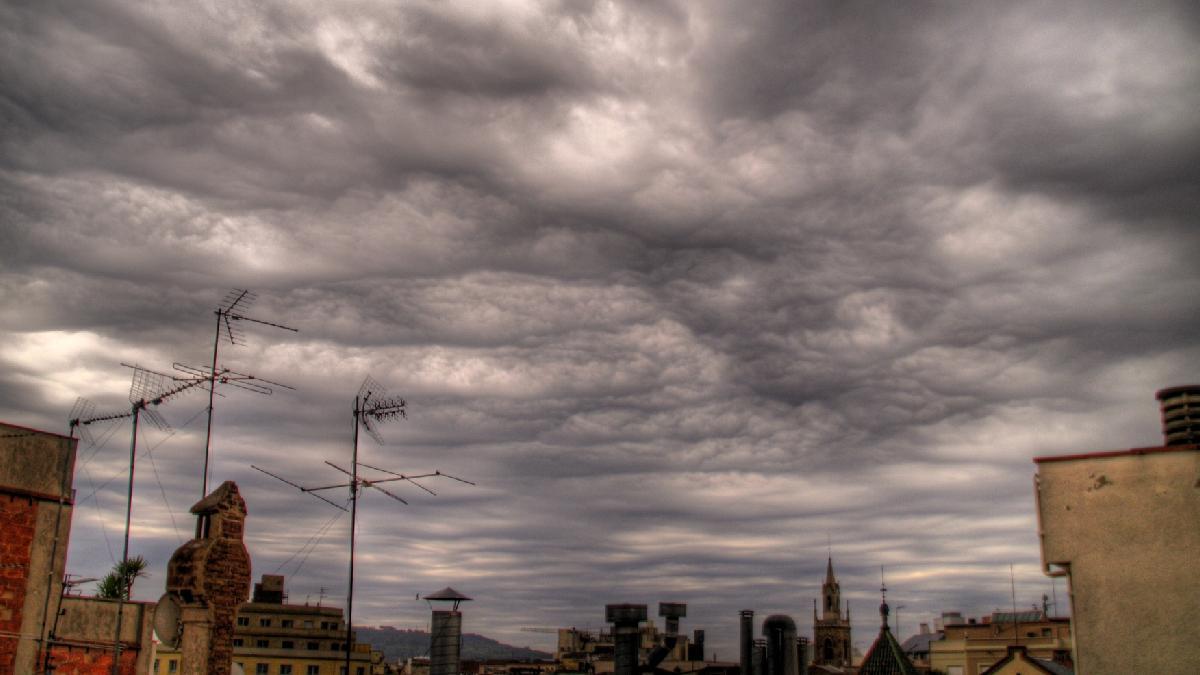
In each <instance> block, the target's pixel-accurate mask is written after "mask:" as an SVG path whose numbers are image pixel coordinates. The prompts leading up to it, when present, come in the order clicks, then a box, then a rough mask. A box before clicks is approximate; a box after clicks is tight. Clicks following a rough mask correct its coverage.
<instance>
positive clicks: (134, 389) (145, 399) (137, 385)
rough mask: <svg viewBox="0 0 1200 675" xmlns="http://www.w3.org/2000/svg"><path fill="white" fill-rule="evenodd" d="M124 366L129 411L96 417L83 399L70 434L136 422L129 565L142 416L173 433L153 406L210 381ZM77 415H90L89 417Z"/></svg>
mask: <svg viewBox="0 0 1200 675" xmlns="http://www.w3.org/2000/svg"><path fill="white" fill-rule="evenodd" d="M121 365H122V366H125V367H126V368H132V369H133V380H132V382H130V384H129V403H130V407H129V411H128V412H120V413H112V414H108V415H99V416H92V415H91V412H92V410H93V408H94V407H95V406H93V405H92V404H91V403H90V402H89V401H85V400H80V401H77V402H76V403H75V408H74V409H73V410H72V415H73V417H72V419H71V420H70V423H69V427H70V431H71V434H70V435H71V437H74V436H75V430H76V429H82V428H83V427H85V426H87V425H89V424H93V423H95V422H101V421H105V420H116V419H124V418H131V419H132V428H131V431H130V434H129V486H128V488H127V489H126V492H125V539H124V544H123V546H122V549H121V564H122V565H125V564H128V562H129V529H130V523H131V522H132V519H133V476H134V468H135V465H136V463H137V433H138V424H139V422H140V421H141V418H142V416H145V417H146V419H148V420H150V422H151V424H153V425H154V426H156V427H158V428H159V429H162V430H164V431H167V430H169V429H170V428H171V426H170V425H169V424H167V421H166V420H164V419H163V418H162V415H159V414H158V411H157V410H155V409H154V408H151V407H150V406H155V407H157V406H159V405H161V404H162V403H163V401H166V400H167V399H168V398H171V397H172V396H175V395H176V394H181V393H183V392H185V391H187V390H189V389H191V388H193V387H196V386H199V385H201V384H204V383H205V382H207V381H208V380H206V379H201V378H177V377H174V376H171V375H167V374H164V373H159V372H156V371H153V370H148V369H146V368H142V367H141V366H137V365H129V364H128V363H122V364H121ZM74 415H87V417H78V416H74ZM128 593H129V588H122V589H121V592H120V593H118V594H117V622H116V623H117V626H116V631H115V633H114V636H113V664H112V674H113V675H118V673H119V670H120V663H121V623H122V619H123V617H124V607H125V596H126V595H127V594H128Z"/></svg>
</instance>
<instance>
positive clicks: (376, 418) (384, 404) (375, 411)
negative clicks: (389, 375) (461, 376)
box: [250, 376, 475, 673]
mask: <svg viewBox="0 0 1200 675" xmlns="http://www.w3.org/2000/svg"><path fill="white" fill-rule="evenodd" d="M407 405H408V404H407V403H406V402H405V400H404V399H403V398H399V397H393V396H389V395H388V393H387V391H386V390H385V389H384V388H383V386H382V385H380V384H379V383H378V382H376V381H375V380H374V379H373V378H371V377H370V376H367V378H366V379H365V380H363V383H362V386H361V387H359V390H358V394H357V395H356V396H355V397H354V447H353V452H352V454H351V456H350V470H349V471H347V470H346V469H344V468H342V467H340V466H338V465H336V464H334V463H333V462H328V461H327V462H325V463H326V464H328V465H329V466H331V467H333V468H334V469H337V470H338V471H340V472H342V473H344V474H346V475H347V476H348V477H349V478H350V482H348V483H335V484H332V485H319V486H316V487H304V486H302V485H299V484H297V483H293V482H292V481H290V480H287V479H286V478H282V477H280V476H277V475H275V474H273V473H271V472H270V471H267V470H265V469H261V468H259V467H257V466H254V465H251V467H250V468H252V469H255V470H257V471H261V472H262V473H265V474H267V475H268V476H271V477H272V478H275V479H277V480H279V481H282V482H284V483H286V484H288V485H290V486H292V487H294V488H296V489H298V490H300V491H301V492H305V493H308V494H310V495H312V496H314V497H316V498H318V499H320V500H321V501H323V502H327V503H329V504H332V505H333V506H335V507H337V508H339V509H342V510H343V511H345V510H346V509H345V507H343V506H341V505H339V504H337V503H335V502H333V501H330V500H329V499H326V498H325V497H322V496H321V495H319V494H316V493H317V492H320V491H323V490H333V489H337V488H349V489H350V500H349V501H350V572H349V584H348V588H347V591H346V641H345V645H343V646H344V647H345V653H346V665H345V669H346V672H347V673H349V672H350V647H351V643H352V642H353V629H354V544H355V538H356V530H355V528H356V527H357V516H358V498H359V494H360V493H361V492H362V489H363V488H366V487H370V488H375V489H376V490H378V491H380V492H382V493H383V494H385V495H387V496H388V497H391V498H392V499H395V500H396V501H398V502H400V503H401V504H408V502H407V501H406V500H405V499H404V498H403V497H401V496H400V495H397V494H395V493H393V492H391V491H389V490H387V489H386V488H383V487H380V485H379V484H380V483H392V482H396V481H407V482H409V483H412V484H413V485H416V486H417V487H419V488H421V489H422V490H424V491H425V492H428V493H429V494H431V495H436V494H437V493H436V492H434V491H433V490H430V489H429V488H427V487H425V486H424V485H422V484H421V483H418V482H417V481H416V480H415V479H418V478H449V479H451V480H456V481H458V482H460V483H466V484H467V485H475V483H473V482H471V481H469V480H466V479H463V478H458V477H457V476H451V475H450V474H447V473H442V472H441V471H437V470H435V471H434V472H432V473H423V474H416V475H411V476H410V475H406V474H402V473H396V472H395V471H389V470H387V469H381V468H379V467H375V466H371V465H369V464H362V463H361V462H359V461H358V430H359V427H362V428H364V429H366V430H367V433H368V434H370V435H371V438H373V439H375V442H377V443H379V444H380V445H383V437H382V436H381V435H380V434H379V431H378V430H377V429H376V428H375V427H376V426H377V424H378V423H380V422H388V421H392V420H395V419H401V418H406V417H408V415H407V413H406V409H407ZM360 464H361V465H362V466H365V467H367V468H369V469H373V470H375V471H378V472H380V473H383V474H387V475H388V477H387V478H379V479H366V478H360V477H359V475H358V467H359V466H360ZM322 591H324V588H322ZM322 597H324V594H323V593H322Z"/></svg>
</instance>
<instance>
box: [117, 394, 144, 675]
mask: <svg viewBox="0 0 1200 675" xmlns="http://www.w3.org/2000/svg"><path fill="white" fill-rule="evenodd" d="M144 407H146V401H145V399H142V400H139V401H138V402H136V403H134V404H133V409H132V412H133V435H132V436H131V437H130V439H129V489H128V490H127V491H126V493H125V545H124V548H122V549H121V569H120V570H119V572H120V573H121V574H123V573H124V571H125V570H124V567H125V565H127V564H128V563H129V524H130V521H131V520H132V518H133V467H134V464H135V460H136V459H137V432H138V419H139V418H141V416H142V408H144ZM121 574H118V582H123V581H124V579H123V578H121ZM128 592H129V588H128V587H127V586H122V587H120V592H119V593H117V629H116V636H115V637H114V638H113V663H112V675H120V673H121V620H122V619H123V618H124V616H125V594H126V593H128Z"/></svg>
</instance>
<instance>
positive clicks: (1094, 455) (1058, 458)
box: [1033, 445, 1200, 464]
mask: <svg viewBox="0 0 1200 675" xmlns="http://www.w3.org/2000/svg"><path fill="white" fill-rule="evenodd" d="M1197 450H1200V445H1154V446H1150V447H1146V448H1129V449H1128V450H1107V451H1103V452H1083V453H1078V454H1073V455H1043V456H1041V457H1034V458H1033V462H1034V464H1043V463H1046V462H1065V461H1069V460H1073V459H1103V458H1105V457H1124V456H1132V455H1153V454H1158V453H1162V452H1189V451H1191V452H1195V451H1197Z"/></svg>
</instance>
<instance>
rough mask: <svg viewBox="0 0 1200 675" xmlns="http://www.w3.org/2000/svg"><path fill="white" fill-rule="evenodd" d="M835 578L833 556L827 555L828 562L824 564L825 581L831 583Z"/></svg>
mask: <svg viewBox="0 0 1200 675" xmlns="http://www.w3.org/2000/svg"><path fill="white" fill-rule="evenodd" d="M836 581H837V580H836V579H834V578H833V556H832V555H831V556H829V563H828V564H827V565H826V566H825V583H827V584H832V583H835V582H836Z"/></svg>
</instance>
